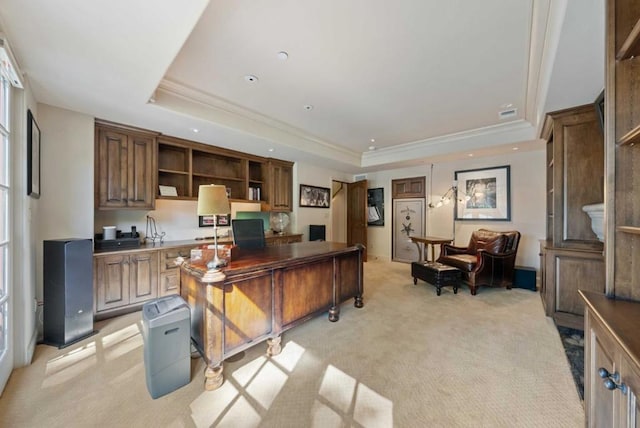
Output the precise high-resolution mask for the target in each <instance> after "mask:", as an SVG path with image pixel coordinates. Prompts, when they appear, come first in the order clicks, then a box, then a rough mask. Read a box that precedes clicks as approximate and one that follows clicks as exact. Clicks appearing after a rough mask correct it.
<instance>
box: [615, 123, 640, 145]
mask: <svg viewBox="0 0 640 428" xmlns="http://www.w3.org/2000/svg"><path fill="white" fill-rule="evenodd" d="M638 142H640V125H638V126H636V127H635V128H633V129H632V130H631V131H629V132H627V133H626V134H624V135H623V136H622V137H621V138H620V140H619V141H618V144H619V145H621V146H633V145H634V144H636V143H638Z"/></svg>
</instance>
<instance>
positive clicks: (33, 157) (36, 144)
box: [27, 110, 41, 199]
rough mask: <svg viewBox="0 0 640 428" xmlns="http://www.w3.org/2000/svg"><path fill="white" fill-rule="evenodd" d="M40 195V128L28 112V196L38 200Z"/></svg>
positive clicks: (28, 111) (29, 111)
mask: <svg viewBox="0 0 640 428" xmlns="http://www.w3.org/2000/svg"><path fill="white" fill-rule="evenodd" d="M40 194H41V189H40V127H38V124H37V123H36V119H35V118H34V117H33V113H31V110H27V195H28V196H31V197H32V198H36V199H38V198H39V197H40Z"/></svg>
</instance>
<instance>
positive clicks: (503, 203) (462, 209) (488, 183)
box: [455, 165, 511, 221]
mask: <svg viewBox="0 0 640 428" xmlns="http://www.w3.org/2000/svg"><path fill="white" fill-rule="evenodd" d="M510 169H511V167H510V166H509V165H505V166H496V167H493V168H480V169H469V170H466V171H456V172H455V180H456V181H457V183H458V187H457V197H456V209H455V213H456V217H455V219H456V220H457V221H464V220H482V221H487V220H490V221H510V220H511V195H510V188H511V182H510Z"/></svg>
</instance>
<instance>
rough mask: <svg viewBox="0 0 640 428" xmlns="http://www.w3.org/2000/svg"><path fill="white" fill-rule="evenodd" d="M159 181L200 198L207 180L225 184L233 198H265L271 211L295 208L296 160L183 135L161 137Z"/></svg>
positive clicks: (182, 195)
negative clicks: (181, 137)
mask: <svg viewBox="0 0 640 428" xmlns="http://www.w3.org/2000/svg"><path fill="white" fill-rule="evenodd" d="M158 184H159V185H160V186H171V187H174V188H175V189H176V194H177V196H167V195H162V194H160V190H159V188H158V194H157V197H158V198H161V199H165V198H166V199H196V198H197V197H198V187H199V186H200V185H203V184H222V185H224V186H225V187H227V189H229V192H230V195H231V199H237V200H253V201H262V202H264V203H265V204H268V205H269V206H270V208H271V209H270V210H271V211H287V212H289V211H292V210H293V201H292V199H293V198H292V190H293V163H292V162H287V161H282V160H277V159H269V158H262V157H259V156H253V155H249V154H246V153H241V152H236V151H233V150H227V149H222V148H219V147H214V146H209V145H207V144H201V143H196V142H193V141H187V140H181V139H179V138H173V137H167V136H160V137H158Z"/></svg>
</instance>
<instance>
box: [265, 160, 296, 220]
mask: <svg viewBox="0 0 640 428" xmlns="http://www.w3.org/2000/svg"><path fill="white" fill-rule="evenodd" d="M270 176H271V186H270V187H271V194H270V195H269V198H270V200H269V204H270V205H271V211H287V212H288V211H292V210H293V196H292V195H293V167H292V166H291V165H290V164H284V163H279V162H272V163H271V174H270Z"/></svg>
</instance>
